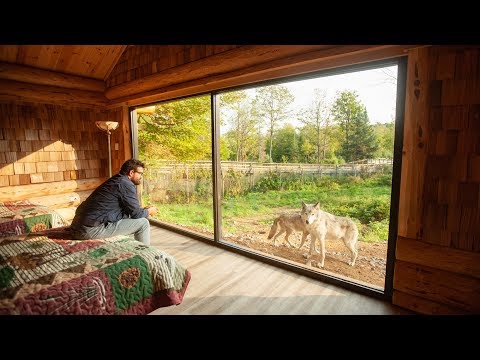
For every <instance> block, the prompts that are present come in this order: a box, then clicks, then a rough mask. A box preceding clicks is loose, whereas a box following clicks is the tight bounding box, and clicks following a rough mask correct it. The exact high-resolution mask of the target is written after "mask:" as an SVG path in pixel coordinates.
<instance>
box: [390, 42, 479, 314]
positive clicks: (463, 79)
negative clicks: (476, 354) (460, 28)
mask: <svg viewBox="0 0 480 360" xmlns="http://www.w3.org/2000/svg"><path fill="white" fill-rule="evenodd" d="M408 66H409V70H408V76H407V96H406V112H405V139H404V151H403V154H404V155H403V163H402V185H401V196H400V217H399V232H398V235H399V237H398V240H397V254H396V257H397V262H396V265H395V276H394V289H395V291H394V298H393V301H394V303H396V304H398V305H400V306H404V307H408V308H411V309H413V310H416V311H419V312H423V313H437V312H438V313H464V312H465V311H466V312H471V313H480V190H479V189H480V71H479V67H480V48H478V47H466V46H465V47H447V46H442V47H438V46H437V47H430V48H424V49H419V50H414V51H411V52H410V56H409V63H408ZM447 279H448V282H447Z"/></svg>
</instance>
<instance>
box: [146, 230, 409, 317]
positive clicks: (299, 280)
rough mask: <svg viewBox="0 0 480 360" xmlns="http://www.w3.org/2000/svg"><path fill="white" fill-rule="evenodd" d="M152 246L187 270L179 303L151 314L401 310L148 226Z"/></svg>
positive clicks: (377, 312) (385, 312) (376, 312)
mask: <svg viewBox="0 0 480 360" xmlns="http://www.w3.org/2000/svg"><path fill="white" fill-rule="evenodd" d="M151 245H153V246H156V247H158V248H159V249H161V250H163V251H166V252H167V253H169V254H171V255H173V256H174V257H175V258H176V259H177V260H178V261H179V262H180V263H181V264H182V265H183V266H185V267H186V268H187V269H188V270H189V271H190V273H191V275H192V278H191V280H190V284H189V285H188V288H187V291H186V293H185V297H184V299H183V302H182V303H181V304H180V305H177V306H170V307H166V308H160V309H157V310H155V311H153V312H152V313H151V315H163V314H169V315H402V314H412V313H411V312H410V311H408V310H404V309H402V308H399V307H397V306H394V305H392V304H389V303H387V302H385V301H382V300H379V299H376V298H372V297H369V296H366V295H363V294H358V293H356V292H352V291H350V290H346V289H343V288H341V287H338V286H335V285H331V284H327V283H324V282H322V281H319V280H316V279H312V278H309V277H306V276H303V275H299V274H296V273H294V272H290V271H287V270H284V269H281V268H277V267H275V266H273V265H269V264H265V263H262V262H260V261H257V260H254V259H251V258H248V257H246V256H242V255H240V254H236V253H233V252H230V251H228V250H224V249H221V248H218V247H216V246H211V245H208V244H206V243H204V242H202V241H198V240H195V239H191V238H188V237H186V236H183V235H179V234H176V233H174V232H171V231H169V230H165V229H162V228H159V227H157V226H155V225H152V226H151Z"/></svg>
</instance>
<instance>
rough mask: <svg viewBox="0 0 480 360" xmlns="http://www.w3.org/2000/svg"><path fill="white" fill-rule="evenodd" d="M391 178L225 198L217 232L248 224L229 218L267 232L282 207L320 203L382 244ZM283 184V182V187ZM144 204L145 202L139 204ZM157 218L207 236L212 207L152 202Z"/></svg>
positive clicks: (237, 231) (238, 230)
mask: <svg viewBox="0 0 480 360" xmlns="http://www.w3.org/2000/svg"><path fill="white" fill-rule="evenodd" d="M390 179H391V178H389V177H388V176H385V175H382V176H376V177H372V178H367V179H361V178H343V179H333V180H332V179H331V178H328V179H325V181H323V182H322V181H321V182H320V183H319V184H318V185H319V186H312V185H311V184H307V185H306V189H303V190H267V191H262V192H260V191H257V192H248V193H246V194H243V195H238V196H235V197H226V198H224V199H223V202H222V218H223V224H222V226H223V228H224V230H225V231H226V232H229V233H233V234H240V233H242V232H244V231H246V230H248V226H245V225H243V224H238V223H237V224H234V222H233V220H234V219H239V218H257V219H256V221H257V222H258V223H260V224H264V225H265V226H266V228H268V227H269V226H270V224H271V222H272V221H273V219H274V218H275V217H276V216H278V214H279V213H281V212H282V211H284V210H285V209H286V208H289V209H298V210H300V209H301V204H302V201H304V202H305V203H316V202H320V205H321V208H322V209H323V210H324V211H327V212H330V213H332V214H335V215H339V216H348V217H351V218H352V219H353V220H354V221H356V223H357V225H358V227H359V231H360V236H359V238H360V240H361V241H386V240H387V239H388V224H389V211H390V191H391V180H390ZM287 185H288V184H287ZM144 203H145V201H144ZM156 206H157V207H158V209H159V212H158V214H157V216H156V217H157V218H159V219H161V220H163V221H166V222H170V223H174V224H180V225H184V226H189V227H194V228H197V229H199V230H207V231H209V232H212V233H213V210H212V203H211V202H208V203H207V202H205V203H191V204H175V203H173V204H156Z"/></svg>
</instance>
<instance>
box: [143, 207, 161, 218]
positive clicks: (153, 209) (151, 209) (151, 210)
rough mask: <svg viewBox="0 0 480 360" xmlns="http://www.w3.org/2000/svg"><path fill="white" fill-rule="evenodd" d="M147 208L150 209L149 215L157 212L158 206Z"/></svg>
mask: <svg viewBox="0 0 480 360" xmlns="http://www.w3.org/2000/svg"><path fill="white" fill-rule="evenodd" d="M145 209H147V211H148V216H152V215H155V214H156V213H157V211H158V210H157V207H156V206H154V205H150V206H147V207H146V208H145Z"/></svg>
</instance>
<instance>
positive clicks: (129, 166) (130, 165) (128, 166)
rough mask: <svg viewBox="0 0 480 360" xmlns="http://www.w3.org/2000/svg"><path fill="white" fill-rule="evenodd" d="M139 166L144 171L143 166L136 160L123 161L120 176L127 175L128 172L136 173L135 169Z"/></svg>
mask: <svg viewBox="0 0 480 360" xmlns="http://www.w3.org/2000/svg"><path fill="white" fill-rule="evenodd" d="M139 166H141V167H143V168H144V169H145V164H144V163H143V162H141V161H140V160H137V159H129V160H127V161H125V162H124V163H123V165H122V168H121V169H120V174H122V175H128V173H129V172H130V170H133V171H137V168H138V167H139Z"/></svg>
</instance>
